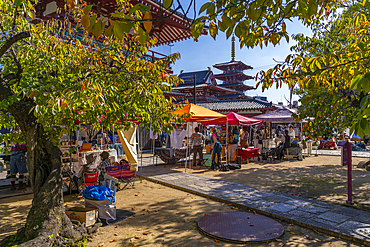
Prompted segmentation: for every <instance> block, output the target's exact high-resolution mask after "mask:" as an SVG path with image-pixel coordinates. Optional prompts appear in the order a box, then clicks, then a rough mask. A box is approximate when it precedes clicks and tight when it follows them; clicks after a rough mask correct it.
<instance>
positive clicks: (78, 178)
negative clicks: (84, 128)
mask: <svg viewBox="0 0 370 247" xmlns="http://www.w3.org/2000/svg"><path fill="white" fill-rule="evenodd" d="M94 161H95V154H89V155H87V156H86V164H83V165H82V166H81V169H80V171H79V172H78V175H75V176H74V177H73V181H74V183H75V185H76V188H80V186H81V184H82V183H83V181H84V178H83V176H84V173H95V172H97V169H96V166H94Z"/></svg>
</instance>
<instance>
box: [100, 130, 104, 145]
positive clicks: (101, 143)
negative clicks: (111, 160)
mask: <svg viewBox="0 0 370 247" xmlns="http://www.w3.org/2000/svg"><path fill="white" fill-rule="evenodd" d="M103 130H104V125H103V127H102V129H101V140H100V141H101V142H100V149H103V135H104V134H103Z"/></svg>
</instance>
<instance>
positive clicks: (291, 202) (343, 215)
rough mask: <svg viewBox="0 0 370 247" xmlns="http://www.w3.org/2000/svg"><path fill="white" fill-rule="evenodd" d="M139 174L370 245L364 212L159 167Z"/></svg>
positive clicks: (368, 219)
mask: <svg viewBox="0 0 370 247" xmlns="http://www.w3.org/2000/svg"><path fill="white" fill-rule="evenodd" d="M138 174H140V171H139V172H138ZM142 174H143V178H145V179H148V180H151V181H154V182H160V183H162V184H164V185H167V186H171V187H174V188H178V189H181V190H186V191H188V192H191V193H195V194H198V195H201V196H205V197H210V198H213V199H218V200H220V201H224V202H227V203H233V204H235V205H237V206H238V207H240V208H245V209H249V210H254V211H256V212H258V213H260V214H263V215H266V216H270V217H274V218H277V219H283V220H285V221H287V222H290V223H294V224H296V225H301V226H303V227H306V228H311V229H314V230H317V231H320V232H323V233H326V234H330V235H333V236H336V237H341V238H344V239H348V240H350V241H354V242H358V243H362V244H364V245H367V246H370V213H368V212H365V211H361V210H356V209H352V208H347V207H341V206H336V205H332V204H328V203H323V202H319V201H314V200H307V199H303V198H298V197H294V196H287V195H283V194H281V193H277V192H272V191H267V190H263V189H257V188H253V187H250V186H246V185H241V184H237V183H231V182H226V181H223V180H219V179H214V178H208V177H203V176H199V175H194V174H190V173H184V172H178V171H174V170H170V169H164V168H162V167H158V166H157V167H156V166H145V167H143V171H142Z"/></svg>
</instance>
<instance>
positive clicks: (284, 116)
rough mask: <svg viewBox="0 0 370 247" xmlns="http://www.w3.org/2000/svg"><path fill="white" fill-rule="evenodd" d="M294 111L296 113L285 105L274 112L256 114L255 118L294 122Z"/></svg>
mask: <svg viewBox="0 0 370 247" xmlns="http://www.w3.org/2000/svg"><path fill="white" fill-rule="evenodd" d="M293 113H294V111H293V110H291V109H288V108H285V107H283V108H280V109H277V110H275V111H272V112H268V113H265V114H262V115H258V116H255V117H254V118H256V119H260V120H262V121H264V122H272V123H294V122H295V121H294V119H293V117H292V114H293Z"/></svg>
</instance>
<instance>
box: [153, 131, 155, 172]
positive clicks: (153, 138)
mask: <svg viewBox="0 0 370 247" xmlns="http://www.w3.org/2000/svg"><path fill="white" fill-rule="evenodd" d="M154 141H155V140H154V133H153V142H152V143H153V165H154V146H155V142H154Z"/></svg>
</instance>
